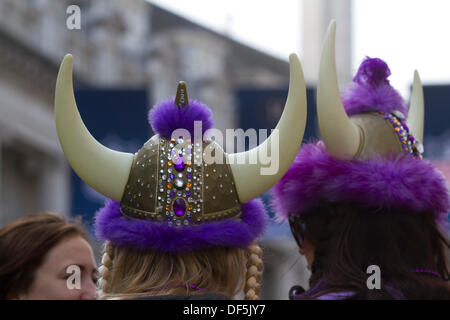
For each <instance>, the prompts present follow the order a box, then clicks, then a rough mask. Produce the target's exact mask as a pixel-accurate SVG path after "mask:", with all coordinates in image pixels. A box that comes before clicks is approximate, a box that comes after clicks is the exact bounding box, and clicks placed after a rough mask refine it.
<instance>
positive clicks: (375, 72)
mask: <svg viewBox="0 0 450 320" xmlns="http://www.w3.org/2000/svg"><path fill="white" fill-rule="evenodd" d="M390 74H391V71H390V70H389V67H388V65H387V64H386V62H384V61H383V60H381V59H378V58H373V59H372V58H369V57H366V59H365V60H364V61H363V62H362V63H361V65H360V67H359V69H358V72H357V74H356V76H355V77H354V78H353V82H352V83H351V84H350V85H349V86H348V88H347V89H346V90H344V91H342V92H341V98H342V103H343V104H344V107H345V110H346V111H347V114H348V115H349V116H351V115H354V114H359V113H363V112H373V111H384V112H392V111H394V110H398V111H401V112H402V113H403V114H404V115H405V117H407V115H408V107H407V105H406V103H405V101H403V98H402V97H401V96H400V94H399V93H398V92H397V90H395V89H394V88H393V87H391V85H390V84H389V80H388V79H387V78H388V77H389V76H390Z"/></svg>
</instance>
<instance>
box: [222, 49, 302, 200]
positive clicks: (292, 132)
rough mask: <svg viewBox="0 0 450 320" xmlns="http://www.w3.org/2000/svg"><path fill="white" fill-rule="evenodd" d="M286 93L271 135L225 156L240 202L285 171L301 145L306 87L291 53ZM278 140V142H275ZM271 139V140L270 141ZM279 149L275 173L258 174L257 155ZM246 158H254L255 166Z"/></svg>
mask: <svg viewBox="0 0 450 320" xmlns="http://www.w3.org/2000/svg"><path fill="white" fill-rule="evenodd" d="M289 64H290V80H289V93H288V97H287V100H286V105H285V107H284V111H283V114H282V115H281V118H280V120H279V122H278V124H277V126H276V128H275V132H276V133H277V134H275V135H274V133H272V134H271V135H270V136H269V137H268V138H267V139H266V140H265V141H264V142H263V143H262V144H260V145H259V146H258V147H255V148H253V149H251V150H249V151H246V152H239V153H233V154H228V155H227V161H228V163H230V167H231V171H232V173H233V177H234V181H235V185H236V190H237V193H238V196H239V200H240V202H241V203H245V202H248V201H250V200H252V199H254V198H256V197H258V196H260V195H261V194H263V193H264V192H265V191H267V190H268V189H269V188H270V187H272V186H273V185H274V184H275V183H277V182H278V181H279V180H280V179H281V178H282V177H283V175H284V174H285V173H286V171H287V170H288V169H289V167H290V165H291V164H292V161H294V159H295V156H296V155H297V153H298V150H299V148H300V144H301V143H302V139H303V134H304V131H305V125H306V86H305V80H304V77H303V71H302V67H301V64H300V61H299V59H298V57H297V55H295V54H291V55H290V56H289ZM277 138H279V140H277ZM272 140H273V141H272ZM272 144H276V146H277V147H279V153H278V152H277V153H278V155H277V156H278V157H277V160H279V161H278V163H276V164H274V163H273V161H272V163H271V166H273V165H275V166H276V165H278V167H277V170H275V171H276V172H275V173H271V174H266V175H265V174H262V172H264V169H267V168H264V167H263V164H262V161H261V160H260V155H266V154H270V155H271V154H272V152H271V145H272ZM250 159H258V160H257V161H256V164H249V163H251V162H250V161H249V160H250Z"/></svg>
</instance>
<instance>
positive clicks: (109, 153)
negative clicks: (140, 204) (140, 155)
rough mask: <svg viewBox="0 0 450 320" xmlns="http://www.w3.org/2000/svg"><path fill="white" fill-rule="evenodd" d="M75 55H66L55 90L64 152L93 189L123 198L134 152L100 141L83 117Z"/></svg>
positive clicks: (57, 115) (56, 111)
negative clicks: (75, 87)
mask: <svg viewBox="0 0 450 320" xmlns="http://www.w3.org/2000/svg"><path fill="white" fill-rule="evenodd" d="M72 62H73V57H72V55H71V54H68V55H66V56H65V57H64V60H63V61H62V63H61V66H60V68H59V72H58V78H57V80H56V91H55V122H56V130H57V132H58V137H59V142H60V144H61V147H62V150H63V152H64V155H65V156H66V158H67V160H68V161H69V163H70V165H71V166H72V168H73V170H74V171H75V172H76V173H77V174H78V176H79V177H80V178H81V179H82V180H83V181H84V182H86V183H87V184H88V185H90V186H91V187H92V188H94V190H96V191H98V192H100V193H101V194H103V195H105V196H106V197H108V198H111V199H113V200H115V201H118V202H120V200H121V199H122V194H123V191H124V188H125V185H126V183H127V181H128V176H129V173H130V169H131V164H132V163H133V157H134V156H133V154H130V153H123V152H117V151H114V150H110V149H108V148H106V147H105V146H103V145H101V144H100V143H99V142H98V141H97V140H95V138H93V137H92V136H91V134H90V133H89V131H88V130H87V129H86V127H85V125H84V123H83V121H82V120H81V117H80V114H79V112H78V108H77V105H76V102H75V97H74V94H73V85H72Z"/></svg>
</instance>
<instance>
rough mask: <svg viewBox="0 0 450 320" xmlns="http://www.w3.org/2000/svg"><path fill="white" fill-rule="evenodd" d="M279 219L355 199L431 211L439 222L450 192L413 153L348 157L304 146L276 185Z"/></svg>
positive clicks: (447, 208)
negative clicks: (327, 203)
mask: <svg viewBox="0 0 450 320" xmlns="http://www.w3.org/2000/svg"><path fill="white" fill-rule="evenodd" d="M271 192H272V198H273V199H272V202H271V206H272V208H273V209H274V211H275V212H276V216H277V220H278V221H284V220H286V219H287V217H288V213H291V214H298V215H301V214H302V213H304V212H306V211H308V210H310V209H312V208H313V207H314V206H316V205H318V204H319V203H320V202H329V203H334V202H341V201H342V202H344V201H345V202H352V203H356V204H360V205H362V206H367V207H371V208H387V209H393V210H399V211H400V210H401V211H405V210H410V211H413V212H418V211H428V212H431V213H432V214H433V215H434V217H435V219H436V220H437V222H438V223H443V221H445V219H446V217H447V214H448V212H449V211H450V191H449V189H448V185H447V182H446V180H445V178H444V176H443V175H442V173H441V172H440V171H439V170H438V169H436V168H435V167H434V166H433V165H432V164H431V163H430V162H428V161H425V160H421V159H418V158H413V157H412V156H409V155H403V156H397V157H395V156H392V157H389V158H382V157H378V156H377V157H373V158H371V159H370V160H352V161H344V160H339V159H337V158H334V157H332V156H331V155H329V154H328V152H327V151H326V149H325V148H324V147H323V146H321V145H320V146H318V145H316V144H312V143H310V144H306V145H304V146H302V148H301V149H300V151H299V153H298V154H297V157H296V158H295V160H294V162H293V164H292V165H291V167H290V168H289V170H288V171H287V172H286V174H285V175H284V177H283V178H282V179H281V180H280V181H279V182H278V183H277V184H276V185H275V186H274V187H273V188H272V190H271Z"/></svg>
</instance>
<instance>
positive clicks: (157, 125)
mask: <svg viewBox="0 0 450 320" xmlns="http://www.w3.org/2000/svg"><path fill="white" fill-rule="evenodd" d="M148 121H149V123H150V125H151V126H152V129H153V131H154V132H155V133H157V134H159V135H160V136H162V137H164V138H166V139H170V138H171V137H172V132H173V131H175V130H176V129H186V130H188V131H189V133H190V134H191V139H192V140H194V121H202V135H203V133H205V131H206V130H208V129H210V128H213V127H214V120H213V118H212V111H211V109H210V108H209V107H208V106H207V105H206V104H203V103H201V102H200V101H197V100H190V101H189V105H187V106H184V107H177V106H176V105H175V99H174V98H170V99H167V100H164V101H161V102H159V103H158V104H156V105H155V106H154V107H153V108H152V109H151V110H150V112H149V114H148ZM200 138H201V137H200Z"/></svg>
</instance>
